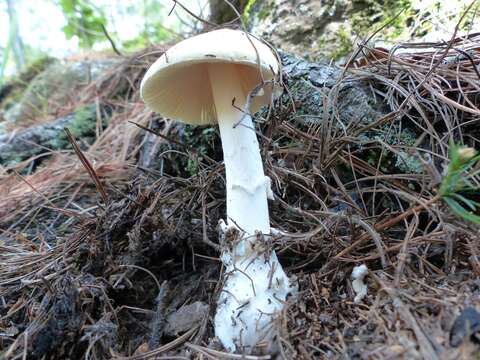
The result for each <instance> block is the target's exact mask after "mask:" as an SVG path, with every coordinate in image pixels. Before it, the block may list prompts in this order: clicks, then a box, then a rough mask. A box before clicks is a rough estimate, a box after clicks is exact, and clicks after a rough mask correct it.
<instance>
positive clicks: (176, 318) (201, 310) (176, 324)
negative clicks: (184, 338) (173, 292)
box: [165, 301, 208, 336]
mask: <svg viewBox="0 0 480 360" xmlns="http://www.w3.org/2000/svg"><path fill="white" fill-rule="evenodd" d="M207 313H208V305H207V304H205V303H203V302H201V301H196V302H194V303H193V304H190V305H184V306H182V307H181V308H180V309H178V310H177V311H175V312H174V313H172V314H170V315H168V316H167V324H166V326H165V333H166V334H168V335H170V336H177V335H178V334H179V333H182V332H185V331H187V330H190V329H191V328H192V327H194V326H195V325H198V324H199V323H200V322H201V321H202V320H203V319H204V318H205V316H207Z"/></svg>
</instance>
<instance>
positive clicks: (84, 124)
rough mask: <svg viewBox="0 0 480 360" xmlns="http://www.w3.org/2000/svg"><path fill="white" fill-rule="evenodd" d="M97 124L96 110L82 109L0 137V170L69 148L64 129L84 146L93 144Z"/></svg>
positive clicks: (92, 107) (90, 108) (94, 107)
mask: <svg viewBox="0 0 480 360" xmlns="http://www.w3.org/2000/svg"><path fill="white" fill-rule="evenodd" d="M101 113H102V112H101ZM96 123H97V111H96V106H95V105H94V104H91V105H85V106H81V107H79V108H77V109H76V110H75V111H74V112H72V113H70V114H68V115H66V116H63V117H60V118H58V119H57V120H55V121H53V122H49V123H45V124H41V125H36V126H32V127H30V128H27V129H24V130H21V131H18V132H13V133H8V134H4V135H0V166H9V165H15V164H17V163H19V162H20V161H23V160H26V159H28V158H30V157H32V156H36V155H39V154H42V153H48V152H49V149H50V150H61V149H65V148H67V146H69V142H68V140H67V137H66V135H65V132H64V128H68V129H69V130H70V132H71V133H72V135H73V136H74V137H75V138H76V139H81V140H82V143H89V142H92V140H93V136H94V135H95V126H96ZM89 140H90V141H89Z"/></svg>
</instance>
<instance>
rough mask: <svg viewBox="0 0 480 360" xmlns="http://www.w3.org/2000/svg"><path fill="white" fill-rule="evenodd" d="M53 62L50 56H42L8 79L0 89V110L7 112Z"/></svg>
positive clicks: (53, 59)
mask: <svg viewBox="0 0 480 360" xmlns="http://www.w3.org/2000/svg"><path fill="white" fill-rule="evenodd" d="M55 61H57V60H56V59H55V58H52V57H50V56H42V57H40V58H38V59H37V60H35V61H33V62H31V63H30V64H28V65H27V66H26V67H25V69H24V70H23V71H22V72H21V73H20V74H18V75H17V76H15V77H13V78H11V79H9V80H8V81H7V83H6V84H5V85H4V86H2V87H1V88H0V108H1V109H3V110H7V109H8V108H10V107H11V106H12V105H13V104H15V103H17V102H18V101H20V99H21V98H22V95H23V93H24V92H25V91H26V89H27V88H28V86H29V84H30V82H31V81H32V80H33V79H34V78H35V77H36V76H37V75H38V74H40V73H41V72H43V71H44V70H45V69H46V68H47V67H48V66H49V65H51V64H53V63H54V62H55Z"/></svg>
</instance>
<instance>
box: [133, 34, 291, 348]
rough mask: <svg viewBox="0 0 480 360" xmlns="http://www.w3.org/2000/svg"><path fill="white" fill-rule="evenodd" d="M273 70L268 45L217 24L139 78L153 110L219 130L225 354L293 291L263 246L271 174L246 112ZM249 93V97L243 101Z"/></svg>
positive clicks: (263, 95)
mask: <svg viewBox="0 0 480 360" xmlns="http://www.w3.org/2000/svg"><path fill="white" fill-rule="evenodd" d="M278 71H279V64H278V61H277V58H276V56H275V55H274V53H273V52H272V51H271V49H270V48H269V47H268V46H267V45H265V44H264V43H262V42H261V41H259V40H257V39H256V38H254V37H253V36H251V35H249V34H247V33H245V32H243V31H237V30H230V29H221V30H215V31H212V32H208V33H204V34H201V35H198V36H195V37H192V38H189V39H187V40H184V41H182V42H180V43H178V44H176V45H175V46H173V47H172V48H170V49H169V50H168V51H167V52H165V53H164V54H163V55H162V56H161V57H160V58H159V59H158V60H157V61H156V62H155V63H154V64H153V65H152V66H151V67H150V68H149V70H148V71H147V73H146V74H145V77H144V78H143V81H142V84H141V94H142V97H143V99H144V101H145V103H146V104H147V105H148V106H149V107H150V108H151V109H153V110H154V111H156V112H158V113H160V114H162V115H163V116H165V117H168V118H171V119H175V120H178V121H182V122H185V123H189V124H195V125H207V124H215V123H218V126H219V128H220V136H221V140H222V148H223V155H224V163H225V172H226V187H227V189H226V190H227V225H224V226H223V227H224V231H225V232H229V233H231V234H234V236H233V240H232V239H230V238H231V236H228V235H227V236H223V237H225V238H226V239H230V241H223V243H222V246H223V248H222V255H221V260H222V262H223V263H224V265H225V275H224V283H223V288H222V291H221V293H220V296H219V299H218V302H217V310H216V315H215V319H214V323H215V335H216V336H217V337H218V338H219V339H220V341H221V342H222V344H223V346H224V347H225V348H226V349H227V350H228V351H231V352H234V351H240V352H250V351H252V350H253V348H254V347H255V346H257V345H259V344H261V343H265V342H266V343H268V342H270V341H271V339H272V336H273V333H272V325H273V320H274V318H275V316H276V315H277V314H278V312H279V311H281V310H282V308H284V306H285V301H286V299H287V296H288V295H289V294H292V293H294V292H295V290H296V288H295V286H293V285H292V284H291V283H290V280H289V278H288V277H287V275H286V274H285V272H284V271H283V268H282V265H281V264H280V262H279V261H278V259H277V256H276V254H275V252H274V251H273V250H272V249H270V248H269V247H268V246H267V239H268V237H269V236H270V233H271V229H270V219H269V214H268V202H267V198H268V197H271V190H270V180H269V178H268V177H266V176H265V174H264V171H263V164H262V159H261V156H260V149H259V144H258V140H257V136H256V133H255V126H254V124H253V122H252V118H251V116H250V113H253V112H255V111H257V110H258V109H259V108H260V107H261V106H262V105H265V104H268V103H269V102H270V101H271V97H272V94H273V93H275V92H276V90H278V89H277V87H276V86H275V84H274V81H273V80H274V79H275V77H276V76H277V75H278ZM254 90H255V91H254ZM252 92H254V93H256V94H253V95H256V96H252V97H251V99H250V100H251V101H248V99H249V94H251V93H252ZM247 101H248V105H249V106H247V107H248V109H246V110H247V111H243V109H244V108H245V105H246V104H247ZM229 228H230V229H236V231H233V232H230V231H228V229H229Z"/></svg>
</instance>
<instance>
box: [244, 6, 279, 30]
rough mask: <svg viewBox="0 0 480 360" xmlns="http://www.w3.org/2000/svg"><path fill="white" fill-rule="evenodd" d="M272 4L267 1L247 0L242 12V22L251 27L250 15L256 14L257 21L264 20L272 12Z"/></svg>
mask: <svg viewBox="0 0 480 360" xmlns="http://www.w3.org/2000/svg"><path fill="white" fill-rule="evenodd" d="M273 6H274V4H273V3H271V2H270V1H268V0H265V1H257V0H248V2H247V5H245V8H244V10H243V14H242V18H243V22H244V23H245V24H247V26H249V25H251V21H252V15H253V14H254V13H255V12H256V15H255V17H256V18H257V19H259V20H264V19H266V18H267V17H268V15H270V13H271V12H272V9H273Z"/></svg>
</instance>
